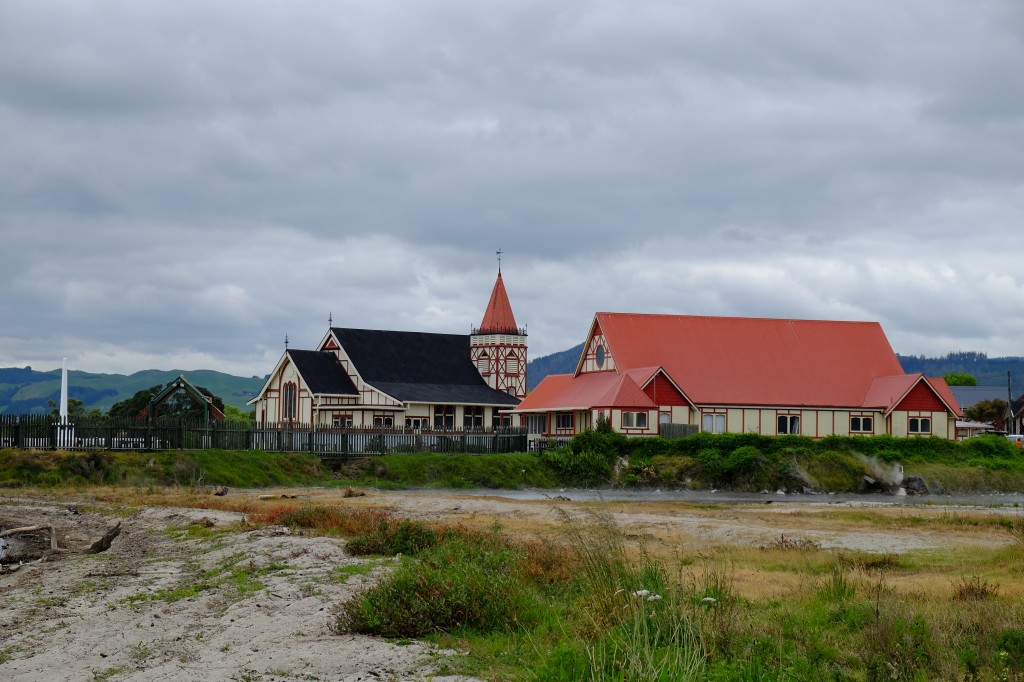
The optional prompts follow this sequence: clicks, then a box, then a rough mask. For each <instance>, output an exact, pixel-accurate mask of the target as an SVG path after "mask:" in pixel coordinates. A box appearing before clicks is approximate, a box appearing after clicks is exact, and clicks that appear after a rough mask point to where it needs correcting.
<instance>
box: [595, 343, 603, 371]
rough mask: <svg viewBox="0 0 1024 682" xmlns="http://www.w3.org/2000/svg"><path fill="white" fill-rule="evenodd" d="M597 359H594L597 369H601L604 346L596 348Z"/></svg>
mask: <svg viewBox="0 0 1024 682" xmlns="http://www.w3.org/2000/svg"><path fill="white" fill-rule="evenodd" d="M596 355H597V357H596V358H594V359H595V360H596V361H597V368H598V369H601V368H602V367H604V346H598V347H597V353H596Z"/></svg>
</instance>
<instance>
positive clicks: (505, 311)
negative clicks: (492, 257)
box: [469, 252, 526, 400]
mask: <svg viewBox="0 0 1024 682" xmlns="http://www.w3.org/2000/svg"><path fill="white" fill-rule="evenodd" d="M499 255H500V252H499ZM469 348H470V357H472V359H473V364H474V365H476V368H477V370H478V371H479V372H480V375H481V376H482V377H483V378H484V381H486V382H487V384H488V385H489V386H490V387H491V388H495V389H497V390H499V391H502V392H504V393H508V394H509V395H512V396H515V397H516V398H519V399H520V400H522V399H523V398H525V397H526V329H525V328H520V327H517V326H516V318H515V316H514V315H513V314H512V306H511V304H509V302H508V294H507V293H506V292H505V283H504V282H503V281H502V279H501V261H500V260H499V261H498V279H497V280H496V281H495V282H494V289H492V290H491V300H490V301H488V302H487V310H486V311H484V319H483V321H482V322H481V323H480V327H479V328H477V329H474V330H473V331H472V332H471V335H470V337H469Z"/></svg>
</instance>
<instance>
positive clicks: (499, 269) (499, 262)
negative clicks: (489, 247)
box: [494, 246, 505, 275]
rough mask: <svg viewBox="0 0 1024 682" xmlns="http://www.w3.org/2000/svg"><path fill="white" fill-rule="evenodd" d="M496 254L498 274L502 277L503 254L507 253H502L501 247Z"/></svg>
mask: <svg viewBox="0 0 1024 682" xmlns="http://www.w3.org/2000/svg"><path fill="white" fill-rule="evenodd" d="M494 253H496V254H497V255H498V274H499V275H500V274H501V254H503V253H505V252H504V251H502V250H501V247H500V246H499V247H498V250H497V251H495V252H494Z"/></svg>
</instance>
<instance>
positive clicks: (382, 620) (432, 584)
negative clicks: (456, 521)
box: [336, 536, 538, 637]
mask: <svg viewBox="0 0 1024 682" xmlns="http://www.w3.org/2000/svg"><path fill="white" fill-rule="evenodd" d="M522 559H523V557H522V555H521V554H520V553H518V552H516V551H515V550H514V549H512V548H510V547H508V546H507V545H506V544H505V543H503V542H502V541H501V540H500V539H499V538H498V537H497V536H492V537H491V538H489V539H488V538H483V537H479V538H477V539H476V540H475V541H473V540H470V539H466V538H463V537H459V536H450V537H447V538H446V539H445V540H444V541H443V542H440V543H438V544H437V545H435V546H433V547H431V548H429V549H426V550H424V551H423V552H421V553H420V554H419V557H418V558H417V559H416V560H409V561H407V562H405V563H402V564H401V565H399V567H398V568H396V569H395V571H394V573H392V574H391V575H390V576H388V577H386V578H385V579H384V580H383V581H381V582H380V583H379V584H378V585H376V586H375V587H372V588H370V589H369V590H367V591H365V592H363V593H362V594H360V595H357V596H356V597H354V598H353V599H350V600H349V601H347V602H345V604H343V605H342V610H341V613H340V615H339V616H338V619H337V622H336V629H337V630H338V631H339V632H361V633H368V634H375V635H380V636H383V637H423V636H425V635H429V634H434V633H439V632H446V633H454V632H462V631H471V632H474V633H478V634H479V633H489V632H496V631H506V632H507V631H514V630H518V629H519V628H521V627H529V626H531V625H532V624H533V623H534V622H535V621H536V618H537V608H538V602H537V599H536V596H535V594H534V592H533V591H532V590H530V589H529V588H528V587H527V583H526V580H525V579H524V576H523V570H522Z"/></svg>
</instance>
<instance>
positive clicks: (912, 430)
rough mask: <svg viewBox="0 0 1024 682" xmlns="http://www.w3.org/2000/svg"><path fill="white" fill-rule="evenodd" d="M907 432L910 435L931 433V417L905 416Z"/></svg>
mask: <svg viewBox="0 0 1024 682" xmlns="http://www.w3.org/2000/svg"><path fill="white" fill-rule="evenodd" d="M922 426H923V427H924V428H921V427H922ZM907 433H909V434H910V435H912V436H930V435H932V418H931V417H907Z"/></svg>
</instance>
